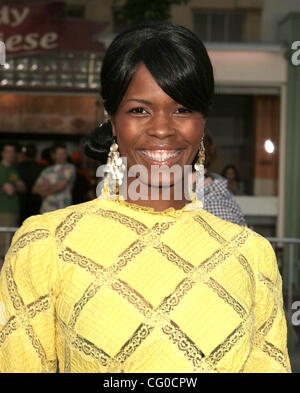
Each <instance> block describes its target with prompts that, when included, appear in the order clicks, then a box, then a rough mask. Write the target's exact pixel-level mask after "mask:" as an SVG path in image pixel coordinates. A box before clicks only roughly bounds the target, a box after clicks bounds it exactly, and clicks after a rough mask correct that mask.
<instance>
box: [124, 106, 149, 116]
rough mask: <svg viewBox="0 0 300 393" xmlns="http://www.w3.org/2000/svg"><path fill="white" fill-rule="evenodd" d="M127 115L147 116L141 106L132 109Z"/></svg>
mask: <svg viewBox="0 0 300 393" xmlns="http://www.w3.org/2000/svg"><path fill="white" fill-rule="evenodd" d="M128 112H129V113H137V114H139V115H144V114H147V113H148V112H147V111H146V110H145V109H144V108H143V107H141V106H139V107H136V108H132V109H130V110H129V111H128Z"/></svg>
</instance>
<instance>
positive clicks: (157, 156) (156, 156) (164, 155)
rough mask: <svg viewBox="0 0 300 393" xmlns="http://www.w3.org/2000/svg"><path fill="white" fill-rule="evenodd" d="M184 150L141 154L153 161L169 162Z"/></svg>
mask: <svg viewBox="0 0 300 393" xmlns="http://www.w3.org/2000/svg"><path fill="white" fill-rule="evenodd" d="M181 151H182V150H141V153H142V154H143V155H144V156H146V157H148V158H150V159H151V160H153V161H159V162H163V161H167V160H169V159H170V158H174V157H176V156H178V154H179V153H181Z"/></svg>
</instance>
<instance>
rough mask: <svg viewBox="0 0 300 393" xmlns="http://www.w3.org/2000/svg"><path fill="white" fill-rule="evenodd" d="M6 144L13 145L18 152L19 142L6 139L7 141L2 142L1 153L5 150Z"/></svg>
mask: <svg viewBox="0 0 300 393" xmlns="http://www.w3.org/2000/svg"><path fill="white" fill-rule="evenodd" d="M6 146H13V147H14V148H15V151H16V152H17V150H18V144H17V143H15V142H10V141H5V142H2V143H1V147H0V153H2V152H3V150H4V148H5V147H6Z"/></svg>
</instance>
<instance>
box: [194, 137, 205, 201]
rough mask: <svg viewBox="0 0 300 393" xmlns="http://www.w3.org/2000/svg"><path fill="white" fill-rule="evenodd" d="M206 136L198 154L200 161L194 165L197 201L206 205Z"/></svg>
mask: <svg viewBox="0 0 300 393" xmlns="http://www.w3.org/2000/svg"><path fill="white" fill-rule="evenodd" d="M203 140H204V136H203V137H202V139H201V142H200V148H199V153H198V160H197V162H196V164H195V165H194V168H195V170H196V199H197V201H199V202H201V203H202V206H203V204H204V162H205V147H204V142H203Z"/></svg>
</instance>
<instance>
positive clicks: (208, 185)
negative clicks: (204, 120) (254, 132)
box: [204, 129, 247, 226]
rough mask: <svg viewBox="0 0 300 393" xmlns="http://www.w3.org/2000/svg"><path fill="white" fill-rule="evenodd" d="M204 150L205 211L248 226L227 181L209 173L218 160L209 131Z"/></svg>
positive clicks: (205, 138) (206, 134)
mask: <svg viewBox="0 0 300 393" xmlns="http://www.w3.org/2000/svg"><path fill="white" fill-rule="evenodd" d="M204 148H205V162H204V167H205V180H204V209H205V210H206V211H208V212H209V213H212V214H214V215H215V216H217V217H220V218H222V219H223V220H225V221H229V222H232V223H234V224H238V225H241V226H246V225H247V223H246V220H245V218H244V216H243V213H242V211H241V209H240V207H239V205H238V204H237V202H236V201H235V199H234V196H233V195H232V193H231V192H230V191H229V190H228V188H227V180H226V179H225V178H224V177H222V176H220V175H219V174H217V173H213V172H209V171H208V168H209V167H210V165H211V164H212V162H213V161H214V160H215V159H216V145H215V144H214V141H213V138H212V136H211V133H210V132H209V130H207V129H206V131H205V135H204Z"/></svg>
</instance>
